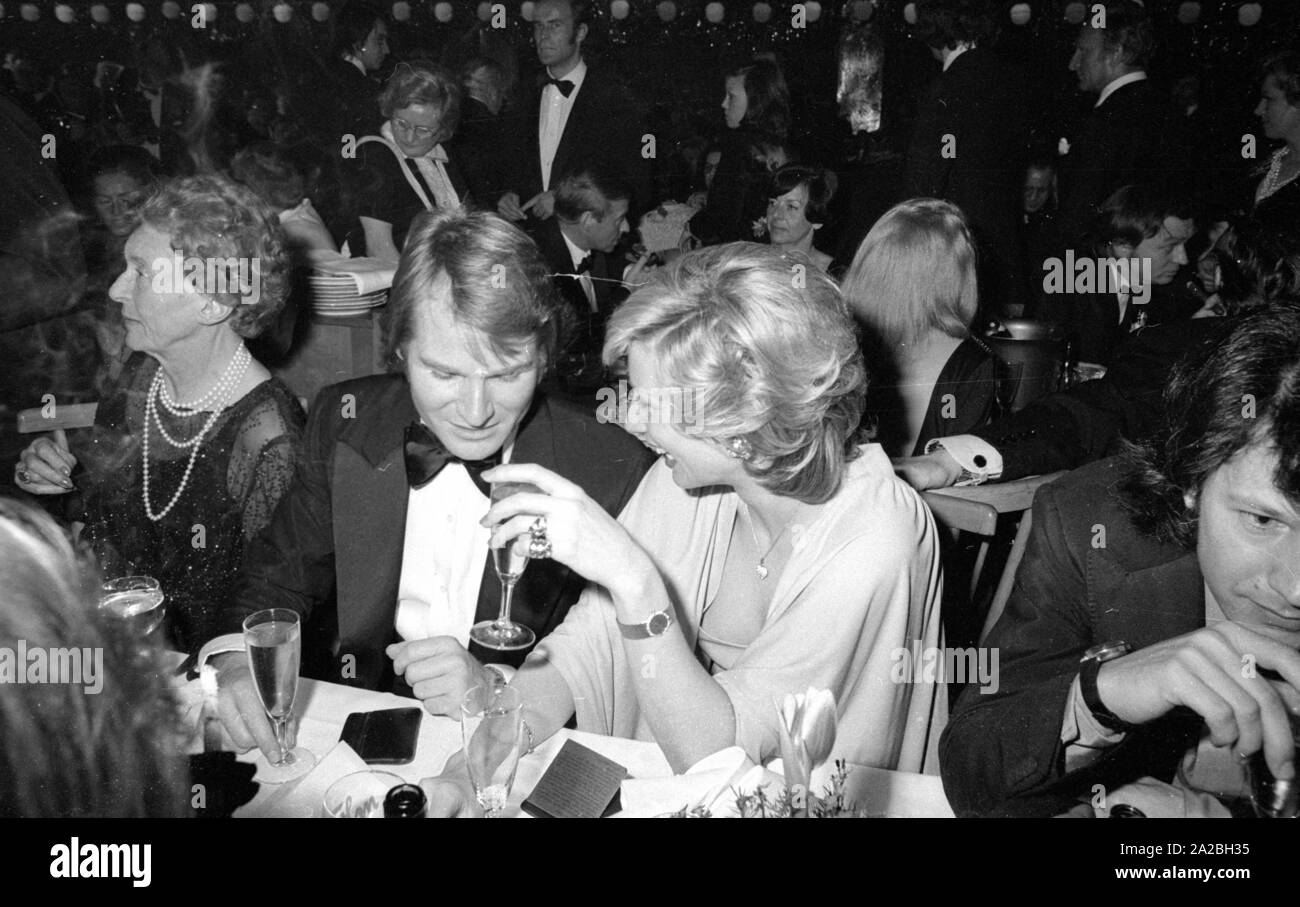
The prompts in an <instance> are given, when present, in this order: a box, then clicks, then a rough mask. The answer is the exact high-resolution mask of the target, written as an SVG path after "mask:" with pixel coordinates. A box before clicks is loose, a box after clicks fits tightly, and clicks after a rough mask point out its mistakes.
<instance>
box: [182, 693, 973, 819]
mask: <svg viewBox="0 0 1300 907" xmlns="http://www.w3.org/2000/svg"><path fill="white" fill-rule="evenodd" d="M193 686H194V685H191V689H190V690H189V693H190V701H191V702H193V701H194V700H193V695H194V691H193V689H192V687H193ZM412 705H419V703H418V702H417V701H415V700H413V699H404V698H402V697H400V696H395V695H393V694H391V693H376V692H372V691H369V690H359V689H355V688H353V687H346V686H341V685H339V684H333V683H326V682H323V681H313V680H303V681H302V682H301V684H300V686H299V692H298V702H297V704H296V706H295V712H296V713H297V714H298V715H300V716H301V721H300V726H299V731H298V745H299V746H303V747H306V748H307V749H309V750H311V752H312V753H313V754H314V755H315V756H316V758H317V760H318V761H319V762H320V763H321V764H320V765H319V766H318V767H317V768H316V769H315V770H313V772H311V773H310V774H308V775H305V776H304V777H303V778H301V779H298V780H296V781H292V782H289V783H288V784H276V785H272V784H262V785H261V788H260V789H259V791H258V794H257V796H256V797H255V798H254V799H253V800H252V801H251V802H250V803H248V804H247V805H245V806H244V807H242V808H240V809H239V810H237V811H236V812H235V815H236V816H240V817H295V818H298V817H310V816H319V815H320V811H321V802H322V800H323V798H324V792H325V790H326V789H327V788H328V787H329V785H330V784H332V783H333V782H334V781H336V780H338V779H339V778H341V777H342V776H343V775H345V774H348V773H349V772H351V771H357V770H361V769H363V768H365V767H366V766H365V764H364V763H362V762H361V761H360V759H359V758H358V757H357V756H356V754H355V753H353V752H352V751H351V750H350V749H349V748H348V747H347V746H346V745H345V744H342V745H341V744H339V742H338V741H339V735H340V734H341V733H342V732H343V723H344V722H345V721H346V720H347V717H348V715H349V714H351V713H352V712H368V711H374V710H376V709H392V708H402V707H409V706H412ZM569 739H572V740H574V741H576V742H578V743H581V744H582V745H584V746H587V747H590V748H591V749H593V750H595V751H596V752H598V753H600V754H601V755H603V756H606V757H608V758H610V759H613V760H614V761H615V762H618V763H619V764H620V765H622V766H624V767H625V768H627V770H628V775H629V777H631V778H638V779H649V778H666V777H668V776H671V775H672V769H671V768H670V767H669V765H668V761H667V760H666V759H665V758H664V755H663V753H662V752H661V751H660V749H659V747H658V746H656V745H655V744H653V743H646V742H644V741H639V740H624V739H620V738H616V737H602V736H599V735H596V734H588V733H584V732H582V731H561V732H560V733H558V734H556V735H555V736H553V737H551V738H550V739H549V740H547V741H545V742H544V743H542V744H541V745H540V746H538V748H537V751H536V752H535V753H533V754H532V755H531V756H525V757H524V758H523V759H521V760H520V762H519V772H518V774H517V776H516V778H515V784H514V788H513V790H512V791H511V795H510V802H509V805H508V807H507V809H506V811H505V813H504V814H505V815H506V816H519V815H523V814H522V813H521V812H520V809H519V804H520V803H521V802H522V801H523V799H524V798H525V797H526V796H527V795H528V794H529V792H531V791H532V789H533V787H534V786H536V784H537V782H538V780H539V779H540V778H541V776H542V774H543V773H544V772H545V771H546V768H547V766H548V765H550V762H551V760H552V759H553V758H554V757H555V754H556V753H557V752H559V749H560V747H561V746H562V745H563V744H564V741H565V740H569ZM335 747H341V748H340V749H338V750H335ZM460 748H461V734H460V724H459V722H457V721H453V720H452V719H450V718H442V717H435V716H433V715H430V714H428V713H427V712H426V713H424V716H423V720H422V721H421V724H420V736H419V742H418V745H417V747H416V755H415V759H414V760H413V761H412V762H411V763H410V764H409V765H379V766H374V768H376V769H378V770H382V771H387V772H391V773H393V774H394V775H398V776H399V777H401V778H403V779H404V780H406V781H410V782H419V780H420V779H421V778H427V777H430V776H433V775H437V774H438V773H439V772H441V771H442V768H443V765H444V764H445V763H446V761H447V759H448V757H450V756H451V755H452V754H453V753H455V752H457V751H458V750H460ZM239 758H240V761H243V762H250V763H254V764H258V765H264V764H265V759H264V757H262V755H261V753H260V752H258V751H256V750H254V751H252V752H249V753H244V754H243V755H241V756H240V757H239ZM845 793H846V795H847V796H846V799H847V801H848V802H851V803H854V804H856V805H857V806H858V807H859V808H861V809H864V810H865V811H866V813H867V815H870V816H891V817H892V816H898V817H944V818H950V817H951V816H952V814H953V813H952V809H951V807H949V805H948V801H947V799H946V798H945V797H944V795H943V786H942V784H941V783H940V780H939V778H938V777H936V776H932V775H917V774H912V773H910V772H892V771H886V770H884V769H878V768H871V767H868V766H854V767H852V770H851V771H850V773H849V777H848V781H847V784H846V787H845ZM682 805H683V806H685V805H686V804H682Z"/></svg>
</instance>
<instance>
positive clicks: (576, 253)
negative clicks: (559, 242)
mask: <svg viewBox="0 0 1300 907" xmlns="http://www.w3.org/2000/svg"><path fill="white" fill-rule="evenodd" d="M560 235H561V236H563V237H564V244H565V245H566V246H568V247H569V257H570V258H572V259H573V266H574V267H575V268H576V267H578V265H580V264H582V260H583V259H584V258H586V257H587V256H588V255H590V254H591V253H590V252H584V251H583V250H582V249H579V248H578V247H577V245H575V244H574V242H573V240H571V239H569V237H568V236H567V235H566V234H565V232H564V230H560Z"/></svg>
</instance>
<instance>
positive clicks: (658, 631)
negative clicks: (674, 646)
mask: <svg viewBox="0 0 1300 907" xmlns="http://www.w3.org/2000/svg"><path fill="white" fill-rule="evenodd" d="M672 625H673V612H672V611H667V610H665V611H656V612H655V613H654V614H651V615H650V616H649V617H647V618H646V619H645V620H644V621H642V622H640V623H635V624H625V623H623V622H622V621H619V622H618V631H619V632H620V633H622V634H623V638H624V639H651V638H653V637H655V636H663V635H664V634H665V633H667V632H668V628H669V627H671V626H672Z"/></svg>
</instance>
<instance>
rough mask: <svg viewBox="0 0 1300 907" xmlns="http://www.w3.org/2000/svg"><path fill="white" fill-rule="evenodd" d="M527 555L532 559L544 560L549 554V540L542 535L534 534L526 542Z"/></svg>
mask: <svg viewBox="0 0 1300 907" xmlns="http://www.w3.org/2000/svg"><path fill="white" fill-rule="evenodd" d="M528 556H529V557H531V558H533V559H534V560H545V559H546V558H548V557H550V556H551V540H550V539H548V538H547V537H546V536H544V535H534V536H533V540H532V541H531V542H529V543H528Z"/></svg>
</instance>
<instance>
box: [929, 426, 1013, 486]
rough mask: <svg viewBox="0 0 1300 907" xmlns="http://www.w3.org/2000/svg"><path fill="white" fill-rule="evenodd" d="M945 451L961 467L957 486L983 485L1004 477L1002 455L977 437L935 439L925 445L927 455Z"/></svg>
mask: <svg viewBox="0 0 1300 907" xmlns="http://www.w3.org/2000/svg"><path fill="white" fill-rule="evenodd" d="M936 450H943V451H944V452H945V453H947V454H948V456H950V457H952V458H953V459H954V460H956V461H957V465H958V466H960V467H961V471H962V474H961V478H960V479H958V480H957V482H956V484H957V485H983V484H984V483H985V482H991V481H995V480H997V479H999V478H1001V477H1002V454H1000V453H998V449H997V448H996V447H994V446H993V445H992V444H990V443H989V442H987V441H985V440H984V439H983V438H978V437H976V436H975V435H954V436H952V437H951V438H934V439H933V440H931V441H928V442H927V443H926V445H925V452H926V453H933V452H934V451H936Z"/></svg>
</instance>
